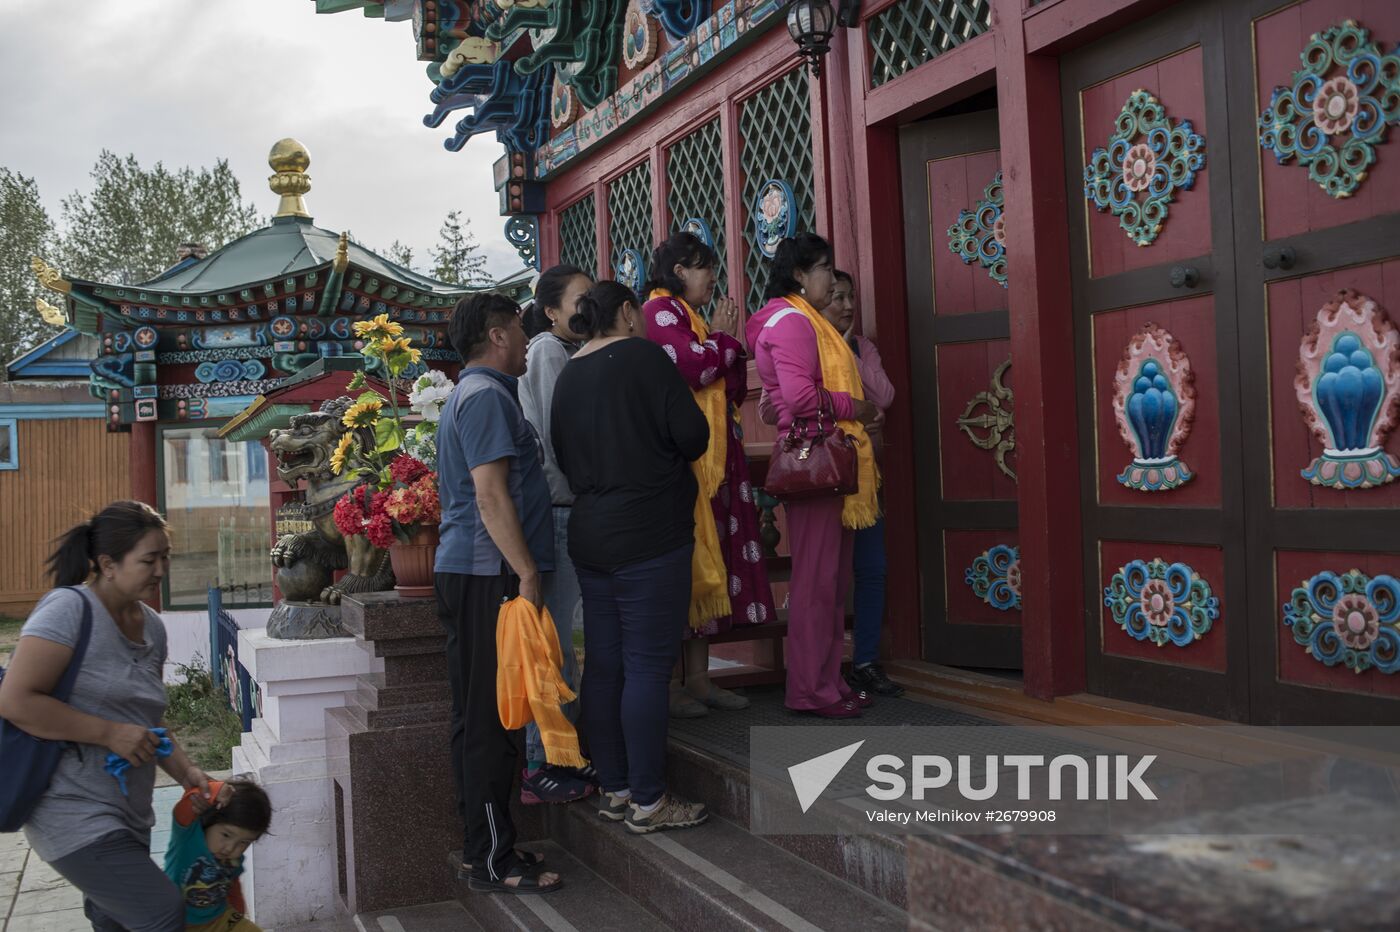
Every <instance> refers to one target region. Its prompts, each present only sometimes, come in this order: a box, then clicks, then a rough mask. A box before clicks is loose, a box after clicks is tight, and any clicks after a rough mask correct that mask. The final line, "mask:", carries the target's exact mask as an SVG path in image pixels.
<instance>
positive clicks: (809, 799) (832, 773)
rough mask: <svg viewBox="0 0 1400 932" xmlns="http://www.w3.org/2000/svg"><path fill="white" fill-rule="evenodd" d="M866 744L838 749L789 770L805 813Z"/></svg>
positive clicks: (860, 742) (850, 745)
mask: <svg viewBox="0 0 1400 932" xmlns="http://www.w3.org/2000/svg"><path fill="white" fill-rule="evenodd" d="M864 743H865V741H864V740H861V741H857V742H856V743H855V744H848V745H846V746H845V747H844V748H837V749H836V750H834V751H830V752H828V753H826V754H822V755H820V756H818V757H813V758H811V759H810V760H804V761H803V762H802V763H800V764H793V765H792V766H791V767H789V768H788V777H790V778H791V779H792V788H793V790H794V791H795V792H796V793H797V801H798V803H799V804H801V806H802V811H803V812H806V811H807V810H808V809H810V808H812V804H813V803H815V802H816V801H817V799H818V797H820V796H821V795H822V793H824V792H825V791H826V788H827V787H828V786H830V785H831V781H832V780H835V779H836V775H837V774H839V773H840V772H841V768H842V767H845V766H846V764H847V763H849V762H850V759H851V758H852V757H855V755H856V751H859V750H860V746H861V745H862V744H864Z"/></svg>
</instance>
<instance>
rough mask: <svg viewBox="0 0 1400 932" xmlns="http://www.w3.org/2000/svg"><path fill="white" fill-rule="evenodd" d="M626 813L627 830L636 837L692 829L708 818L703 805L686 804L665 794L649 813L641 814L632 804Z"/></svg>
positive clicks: (678, 798)
mask: <svg viewBox="0 0 1400 932" xmlns="http://www.w3.org/2000/svg"><path fill="white" fill-rule="evenodd" d="M630 808H631V811H630V812H628V813H627V830H628V831H630V832H635V833H636V834H638V835H646V834H648V833H650V832H664V831H666V830H668V829H673V828H692V827H693V826H696V825H699V824H700V823H702V822H704V821H705V820H706V819H708V818H709V817H710V814H709V812H707V811H706V810H705V804H704V803H691V802H686V801H685V800H683V799H681V798H680V797H677V796H672V795H671V794H670V793H667V794H666V795H665V796H663V797H661V802H660V804H659V805H658V806H657V807H656V808H655V809H653V810H652V811H651V812H643V811H642V810H641V809H640V808H638V806H637V804H636V803H632V805H631V807H630Z"/></svg>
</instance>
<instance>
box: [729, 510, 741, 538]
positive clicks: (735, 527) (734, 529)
mask: <svg viewBox="0 0 1400 932" xmlns="http://www.w3.org/2000/svg"><path fill="white" fill-rule="evenodd" d="M738 533H739V518H738V516H737V515H730V516H729V536H730V537H733V536H734V535H735V534H738Z"/></svg>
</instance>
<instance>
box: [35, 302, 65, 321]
mask: <svg viewBox="0 0 1400 932" xmlns="http://www.w3.org/2000/svg"><path fill="white" fill-rule="evenodd" d="M34 309H35V310H37V311H38V312H39V316H40V317H41V318H43V321H44V323H46V324H48V325H49V326H50V327H63V326H65V325H67V323H68V318H67V317H64V316H63V312H62V311H60V310H59V309H58V308H56V307H54V306H53V305H52V304H50V303H49V302H47V301H45V300H44V299H43V298H35V299H34Z"/></svg>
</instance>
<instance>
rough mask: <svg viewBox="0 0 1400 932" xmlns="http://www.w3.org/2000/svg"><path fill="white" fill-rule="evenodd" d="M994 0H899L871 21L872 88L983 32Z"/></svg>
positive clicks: (868, 34) (868, 30)
mask: <svg viewBox="0 0 1400 932" xmlns="http://www.w3.org/2000/svg"><path fill="white" fill-rule="evenodd" d="M991 16H992V7H991V4H990V3H989V2H988V0H899V2H897V3H894V4H892V5H890V6H887V7H885V8H884V9H883V10H881V11H880V12H879V13H876V14H875V15H874V16H872V17H871V18H870V21H869V22H867V23H866V24H865V36H866V40H867V41H868V42H869V43H870V86H871V87H879V86H880V85H881V84H884V83H885V82H886V81H892V80H894V79H895V78H897V77H899V76H900V75H902V74H904V72H906V71H912V70H913V69H915V68H917V67H919V66H920V65H922V64H923V63H924V62H926V61H930V60H931V59H934V58H937V57H938V56H939V55H942V54H943V53H944V52H946V51H948V50H950V49H954V48H957V47H958V46H959V45H962V44H963V43H964V42H966V41H967V40H968V39H972V38H975V37H976V36H980V35H981V34H982V33H984V32H986V31H987V28H988V27H989V26H990V25H991Z"/></svg>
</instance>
